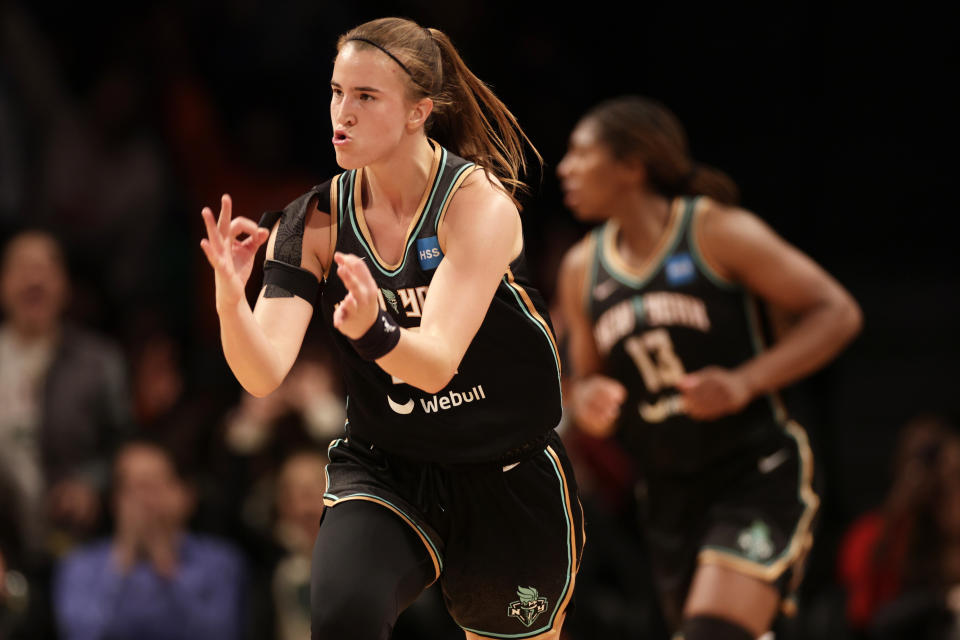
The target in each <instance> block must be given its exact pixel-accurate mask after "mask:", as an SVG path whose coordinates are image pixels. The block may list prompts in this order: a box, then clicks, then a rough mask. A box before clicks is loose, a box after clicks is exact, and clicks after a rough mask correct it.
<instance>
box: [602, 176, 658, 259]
mask: <svg viewBox="0 0 960 640" xmlns="http://www.w3.org/2000/svg"><path fill="white" fill-rule="evenodd" d="M671 202H672V200H671V199H670V198H667V197H666V196H662V195H660V194H656V193H650V192H648V191H636V192H634V193H632V194H630V195H629V196H628V197H627V198H626V202H625V203H624V204H626V205H627V206H626V207H625V208H624V211H623V212H622V213H621V214H620V215H617V216H615V217H616V219H617V221H618V222H619V223H620V234H619V236H620V237H619V240H618V243H617V244H618V248H619V249H620V252H621V253H622V254H623V257H624V259H626V260H627V261H628V262H634V261H636V262H637V263H642V262H643V261H644V260H645V259H646V258H647V256H649V255H650V253H651V252H652V251H653V249H654V247H656V246H657V243H658V242H659V241H660V238H661V237H662V236H663V234H664V233H666V231H667V226H668V225H669V223H670V204H671Z"/></svg>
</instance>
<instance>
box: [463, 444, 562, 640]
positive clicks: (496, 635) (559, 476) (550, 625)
mask: <svg viewBox="0 0 960 640" xmlns="http://www.w3.org/2000/svg"><path fill="white" fill-rule="evenodd" d="M543 455H545V456H547V459H548V460H550V465H551V466H552V467H553V470H554V472H555V473H556V474H557V479H558V480H559V481H560V504H561V506H562V508H563V518H564V520H566V524H567V536H566V537H567V563H568V564H567V581H566V582H565V583H564V585H563V590H562V591H561V592H560V597H558V598H557V601H556V603H554V605H553V613H551V614H550V621H549V622H548V623H547V624H546V626H543V627H540V628H539V629H534V630H531V631H525V632H523V633H491V632H489V631H478V630H477V629H469V628H467V627H460V628H461V629H463V630H464V631H469V632H470V633H475V634H477V635H480V636H486V637H488V638H529V637H531V636H536V635H540V634H541V633H544V632H546V631H549V630H550V629H552V628H553V623H554V621H555V620H556V618H557V613H558V612H559V608H560V603H561V602H563V601H564V600H565V599H566V597H567V590H568V589H569V588H570V579H571V578H572V577H573V564H572V563H573V558H574V553H573V549H571V548H570V538H571V533H572V531H571V528H572V526H573V524H572V523H571V522H570V512H569V511H568V510H567V502H568V501H569V497H568V495H567V491H566V490H565V489H564V487H565V486H566V482H565V481H564V476H563V473H562V472H561V471H560V469H559V467H557V462H556V461H555V460H554V459H553V456H551V455H550V452H549V451H546V450H545V451H544V452H543ZM572 508H573V506H572V503H571V509H572Z"/></svg>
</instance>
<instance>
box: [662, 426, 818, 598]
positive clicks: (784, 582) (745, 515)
mask: <svg viewBox="0 0 960 640" xmlns="http://www.w3.org/2000/svg"><path fill="white" fill-rule="evenodd" d="M812 480H813V456H812V454H811V452H810V446H809V444H808V441H807V436H806V433H805V432H804V430H803V429H802V428H801V427H800V426H799V425H797V424H796V423H794V422H789V423H787V424H786V425H785V426H784V428H783V429H782V430H779V431H775V432H771V435H770V437H769V438H768V439H767V440H766V442H765V443H763V444H762V445H761V446H759V447H757V448H756V449H751V450H750V451H749V452H745V453H741V454H740V455H738V456H737V457H736V458H734V459H731V460H726V461H723V462H722V463H719V464H716V465H714V466H712V467H710V468H708V469H704V470H702V471H701V472H700V473H696V474H689V475H683V476H674V477H670V476H667V477H657V478H650V479H648V481H647V495H646V499H645V501H644V502H645V506H646V508H645V518H646V520H647V535H648V542H649V545H650V556H651V561H652V564H653V571H654V580H655V582H656V585H657V588H658V591H659V592H660V594H661V597H662V598H663V599H664V605H665V607H668V608H669V609H670V610H672V611H673V612H678V611H679V610H680V608H682V601H683V600H684V599H685V597H686V592H687V589H688V588H689V585H690V580H691V579H692V576H693V572H694V570H695V568H696V566H697V565H698V564H716V565H721V566H724V567H728V568H730V569H733V570H735V571H737V572H739V573H742V574H746V575H749V576H753V577H755V578H758V579H760V580H763V581H765V582H768V583H770V584H771V585H774V586H775V587H776V588H777V589H778V590H779V591H780V592H781V595H782V596H783V597H784V599H785V600H784V611H785V612H786V613H790V607H791V604H792V600H791V598H790V597H791V596H792V594H793V592H794V591H795V590H796V588H797V587H798V586H799V583H800V580H801V578H802V569H803V562H804V560H805V559H806V556H807V553H808V551H809V550H810V547H811V546H812V544H813V532H812V530H813V524H814V517H815V515H816V512H817V508H818V506H819V499H818V497H817V495H816V493H815V492H814V490H813V486H812Z"/></svg>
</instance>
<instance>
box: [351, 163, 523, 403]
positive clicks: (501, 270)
mask: <svg viewBox="0 0 960 640" xmlns="http://www.w3.org/2000/svg"><path fill="white" fill-rule="evenodd" d="M441 234H442V237H441V246H442V247H443V248H444V258H443V260H442V261H441V263H440V266H438V267H437V271H436V273H435V274H434V276H433V279H432V280H431V282H430V290H429V293H428V294H427V298H426V301H425V304H424V308H423V318H422V320H421V322H420V330H419V331H417V332H413V331H408V330H406V329H404V330H402V333H401V337H400V342H399V344H398V345H397V346H396V347H395V348H394V349H393V350H392V351H390V352H389V353H388V354H387V355H385V356H383V357H382V358H379V359H378V360H377V364H378V365H380V367H381V368H382V369H383V370H384V371H386V372H387V373H389V374H391V375H393V376H396V377H397V378H400V379H401V380H403V381H404V382H406V383H407V384H410V385H413V386H414V387H417V388H419V389H422V390H424V391H426V392H428V393H436V392H437V391H439V390H440V389H442V388H443V387H445V386H446V385H447V384H448V383H449V382H450V379H451V378H453V376H454V374H456V372H457V367H459V366H460V361H461V360H462V359H463V356H464V354H465V353H466V351H467V347H469V346H470V342H471V341H472V340H473V337H474V335H476V333H477V330H478V329H479V328H480V325H481V323H482V322H483V318H484V316H485V315H486V313H487V309H488V308H489V306H490V302H491V300H492V299H493V296H494V294H495V293H496V290H497V287H498V286H499V285H500V281H501V279H502V278H503V277H504V274H505V273H506V272H507V268H508V267H509V265H510V262H511V260H513V258H514V257H516V256H517V255H519V253H520V250H521V248H522V246H523V236H522V229H521V225H520V215H519V213H518V212H517V208H516V206H514V204H513V203H512V202H511V201H510V199H509V198H508V197H507V196H506V195H505V194H504V193H503V192H502V191H501V190H500V189H499V188H497V187H496V186H495V185H493V184H492V183H490V182H489V181H488V180H487V179H486V176H485V174H484V173H483V172H482V171H476V172H474V173H473V174H472V175H471V176H470V177H469V178H467V179H466V181H465V182H464V184H463V186H462V187H461V188H460V189H459V190H458V191H457V192H456V194H454V196H453V200H452V201H451V203H450V208H449V209H448V210H447V213H446V218H445V220H444V224H443V226H442V227H441ZM335 259H336V260H337V274H338V275H339V276H340V278H341V279H342V280H343V282H344V284H345V285H346V287H347V290H348V291H349V293H348V294H347V296H346V297H345V298H344V300H343V302H342V303H341V304H340V306H339V307H338V308H337V312H336V313H335V314H334V326H335V327H336V328H337V329H339V330H340V331H342V332H343V333H344V334H345V335H347V336H348V337H350V338H354V339H356V338H358V337H360V336H361V335H363V334H364V333H365V332H366V330H367V329H368V328H369V327H370V326H371V324H372V323H373V319H374V318H375V317H376V314H377V312H376V292H377V288H376V286H377V285H376V283H375V282H374V281H373V277H372V276H371V275H370V272H369V270H368V269H367V266H366V264H365V263H364V262H363V261H362V260H360V259H359V258H357V257H356V256H352V255H344V254H339V253H338V254H336V256H335ZM504 357H505V358H507V357H509V354H504ZM504 366H505V367H508V366H510V364H509V362H507V361H505V362H504Z"/></svg>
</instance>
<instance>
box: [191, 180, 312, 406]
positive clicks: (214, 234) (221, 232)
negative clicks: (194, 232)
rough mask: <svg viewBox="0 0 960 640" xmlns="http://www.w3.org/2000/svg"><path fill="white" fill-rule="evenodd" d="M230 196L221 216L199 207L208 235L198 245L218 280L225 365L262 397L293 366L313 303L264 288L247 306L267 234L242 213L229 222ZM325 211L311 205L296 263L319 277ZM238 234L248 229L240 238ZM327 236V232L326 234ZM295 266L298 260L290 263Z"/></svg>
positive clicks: (269, 251)
mask: <svg viewBox="0 0 960 640" xmlns="http://www.w3.org/2000/svg"><path fill="white" fill-rule="evenodd" d="M231 209H232V204H231V202H230V198H229V196H224V198H223V201H222V203H221V210H220V217H219V219H218V221H217V222H214V219H213V213H212V212H211V211H210V210H209V209H204V211H203V219H204V223H205V224H206V228H207V238H205V239H204V240H203V242H202V243H201V246H202V247H203V249H204V252H205V253H206V255H207V259H208V260H209V261H210V264H211V265H212V266H213V268H214V272H215V277H216V284H217V313H218V315H219V316H220V340H221V343H222V344H223V353H224V356H225V357H226V360H227V363H228V364H229V365H230V369H231V370H232V371H233V373H234V375H235V376H236V377H237V380H238V381H239V382H240V384H241V385H242V386H243V388H244V389H246V390H247V391H249V392H250V393H251V394H253V395H255V396H261V397H262V396H265V395H267V394H269V393H270V392H272V391H273V390H274V389H276V388H277V387H278V386H280V383H281V382H282V381H283V379H284V377H286V375H287V373H288V372H289V371H290V368H291V367H292V366H293V363H294V361H295V360H296V358H297V354H298V353H299V351H300V346H301V345H302V343H303V337H304V335H305V334H306V331H307V325H308V324H309V323H310V319H311V318H312V317H313V307H312V306H311V304H310V303H309V302H307V301H306V300H303V299H302V298H299V297H294V296H292V295H291V296H289V297H275V298H267V297H265V295H264V293H265V291H266V287H264V288H263V289H262V290H261V291H260V296H259V298H258V300H257V303H256V308H255V309H253V310H251V309H250V305H249V304H248V303H247V299H246V295H245V294H244V286H245V285H246V282H247V279H248V278H249V277H250V272H251V270H252V265H253V260H254V258H255V256H256V251H257V248H258V247H259V246H260V245H261V244H263V241H264V240H266V239H267V235H268V234H267V232H266V230H264V229H258V228H257V225H256V223H254V222H253V221H252V220H249V219H247V218H236V219H234V220H232V221H231V213H232V211H231ZM279 224H280V222H279V221H278V223H277V225H275V226H274V228H273V230H272V231H271V232H270V233H269V238H270V240H269V243H268V245H267V258H268V259H272V258H273V245H274V241H275V237H276V234H277V228H278V227H279ZM329 224H330V216H329V215H328V214H325V213H321V212H319V211H316V210H314V212H313V215H312V216H311V219H309V220H308V224H307V225H306V226H307V230H306V231H305V233H304V246H303V252H302V253H303V260H302V264H301V265H299V266H300V267H302V268H304V269H306V270H308V271H310V272H311V273H313V275H314V276H316V277H317V278H318V279H319V278H320V277H321V275H322V273H323V269H322V265H323V260H324V254H325V253H328V252H329V249H328V248H327V247H328V242H327V241H324V240H323V237H324V234H329V232H330V231H329ZM241 233H247V234H249V236H250V237H249V238H247V239H246V240H243V241H239V240H237V236H238V235H240V234H241ZM327 237H328V236H327ZM294 266H297V265H294Z"/></svg>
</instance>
